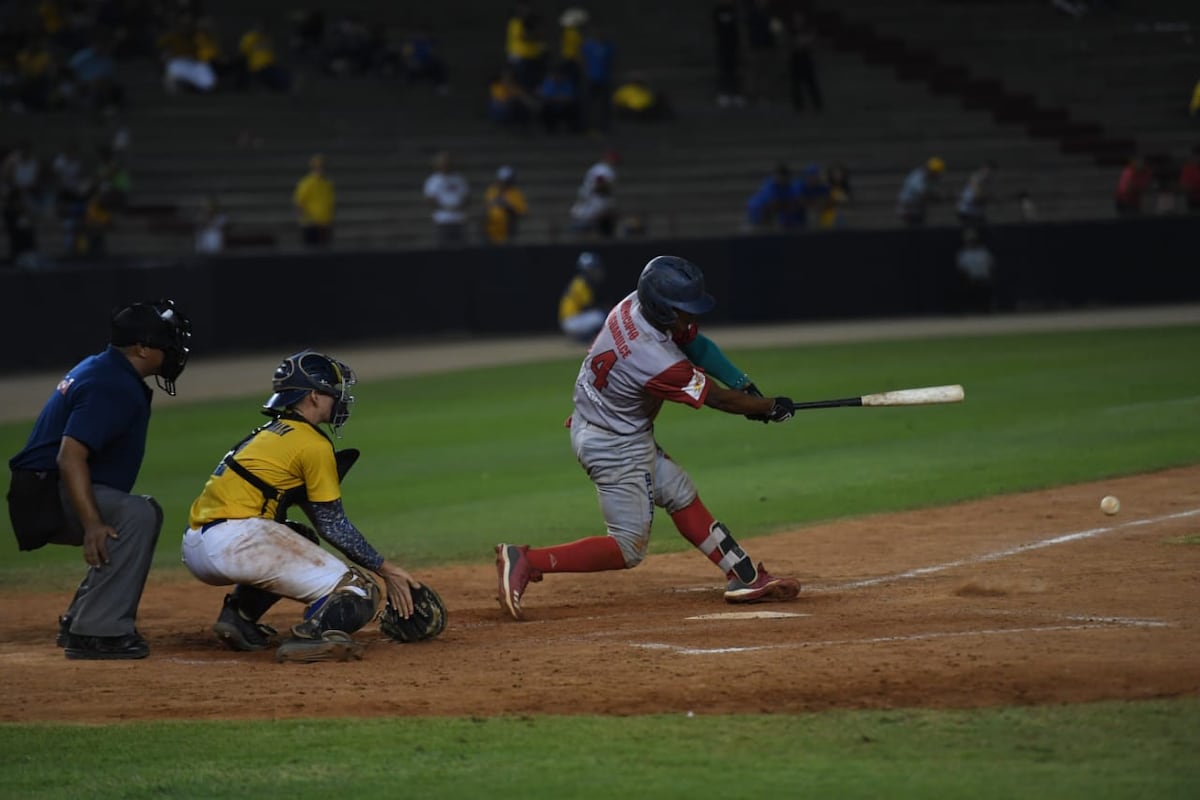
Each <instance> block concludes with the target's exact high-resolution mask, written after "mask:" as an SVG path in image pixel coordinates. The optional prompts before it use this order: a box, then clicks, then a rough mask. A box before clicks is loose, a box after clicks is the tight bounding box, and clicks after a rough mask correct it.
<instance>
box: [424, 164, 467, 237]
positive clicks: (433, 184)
mask: <svg viewBox="0 0 1200 800" xmlns="http://www.w3.org/2000/svg"><path fill="white" fill-rule="evenodd" d="M424 194H425V198H426V199H427V200H429V202H430V204H431V205H432V206H433V225H434V228H435V229H436V230H437V242H438V244H439V245H441V246H443V247H445V246H450V245H459V244H464V243H465V242H466V241H467V203H468V202H469V201H470V199H471V186H470V184H469V183H467V179H466V178H465V177H463V175H462V174H461V173H459V172H454V171H453V170H452V169H451V164H450V154H449V153H447V152H445V151H443V152H440V153H438V154H437V155H435V156H434V157H433V174H432V175H430V176H429V177H428V178H426V179H425V188H424Z"/></svg>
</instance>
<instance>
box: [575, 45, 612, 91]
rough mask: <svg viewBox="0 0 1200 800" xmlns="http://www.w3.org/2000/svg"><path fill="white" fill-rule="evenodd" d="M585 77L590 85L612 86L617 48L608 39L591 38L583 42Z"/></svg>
mask: <svg viewBox="0 0 1200 800" xmlns="http://www.w3.org/2000/svg"><path fill="white" fill-rule="evenodd" d="M581 51H582V54H583V76H584V78H585V79H586V80H587V82H588V83H598V84H603V85H605V86H610V85H612V81H613V77H612V76H613V62H614V61H616V58H617V48H616V46H614V45H613V43H612V42H611V41H609V40H608V39H599V38H596V37H592V36H589V37H587V38H585V39H584V40H583V45H582V47H581Z"/></svg>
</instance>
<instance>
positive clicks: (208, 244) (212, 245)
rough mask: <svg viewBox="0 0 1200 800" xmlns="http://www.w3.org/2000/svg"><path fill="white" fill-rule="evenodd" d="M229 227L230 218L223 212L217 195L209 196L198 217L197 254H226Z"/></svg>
mask: <svg viewBox="0 0 1200 800" xmlns="http://www.w3.org/2000/svg"><path fill="white" fill-rule="evenodd" d="M227 227H229V217H228V216H226V214H225V212H224V211H222V210H221V204H220V202H219V201H218V200H217V198H216V196H215V195H209V196H208V197H207V198H206V199H205V201H204V206H203V207H202V208H201V209H200V213H199V214H197V215H196V236H195V240H196V241H195V245H196V252H197V253H199V254H201V255H206V256H212V255H217V254H218V253H223V252H225V229H226V228H227Z"/></svg>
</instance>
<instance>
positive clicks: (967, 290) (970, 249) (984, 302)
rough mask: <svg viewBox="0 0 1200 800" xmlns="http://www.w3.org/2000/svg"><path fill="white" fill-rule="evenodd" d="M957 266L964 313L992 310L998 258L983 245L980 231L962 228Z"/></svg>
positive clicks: (969, 227) (968, 227)
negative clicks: (996, 259) (996, 260)
mask: <svg viewBox="0 0 1200 800" xmlns="http://www.w3.org/2000/svg"><path fill="white" fill-rule="evenodd" d="M955 263H956V266H957V267H958V274H959V279H960V282H961V283H960V285H961V286H962V293H963V306H964V309H965V310H967V311H991V310H993V309H994V308H995V297H994V275H993V272H994V269H995V258H994V257H993V256H992V252H991V251H990V250H988V248H987V246H986V245H985V244H984V243H983V241H982V239H981V238H980V236H979V231H978V230H977V229H975V228H973V227H971V226H969V225H968V226H967V227H965V228H963V232H962V246H961V247H959V250H958V256H957V258H956V262H955Z"/></svg>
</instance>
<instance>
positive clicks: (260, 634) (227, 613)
mask: <svg viewBox="0 0 1200 800" xmlns="http://www.w3.org/2000/svg"><path fill="white" fill-rule="evenodd" d="M232 598H233V595H231V594H229V595H225V606H224V607H223V608H222V609H221V615H220V616H218V617H217V622H216V624H215V625H213V627H212V629H213V633H215V634H216V635H217V638H218V639H220V640H221V642H222V643H223V644H224V645H225V646H226V647H228V648H229V649H230V650H237V651H240V652H251V651H254V650H265V649H266V648H268V647H270V646H271V645H272V644H274V643H275V637H276V632H275V629H274V628H272V627H271V626H270V625H264V624H262V623H261V622H251V621H250V620H248V619H246V618H244V617H243V616H242V615H241V614H239V613H238V610H237V606H236V605H235V604H234V602H233V600H232Z"/></svg>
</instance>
